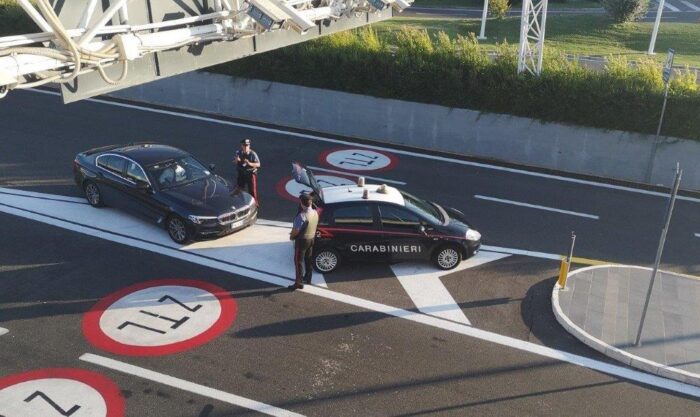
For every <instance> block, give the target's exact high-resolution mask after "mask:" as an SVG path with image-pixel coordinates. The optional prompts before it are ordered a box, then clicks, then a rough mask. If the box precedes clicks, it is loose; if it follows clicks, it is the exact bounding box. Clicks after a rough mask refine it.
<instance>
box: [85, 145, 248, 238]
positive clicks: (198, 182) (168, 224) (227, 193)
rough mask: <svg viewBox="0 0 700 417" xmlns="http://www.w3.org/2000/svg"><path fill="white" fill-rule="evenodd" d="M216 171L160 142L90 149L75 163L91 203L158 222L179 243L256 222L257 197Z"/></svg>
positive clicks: (235, 229) (183, 152) (220, 234)
mask: <svg viewBox="0 0 700 417" xmlns="http://www.w3.org/2000/svg"><path fill="white" fill-rule="evenodd" d="M213 169H214V166H213V165H210V166H209V168H208V169H207V168H205V167H204V165H202V164H201V163H200V162H199V161H197V160H196V159H195V158H194V157H193V156H192V155H190V154H188V153H187V152H185V151H182V150H180V149H177V148H174V147H172V146H167V145H161V144H157V143H134V144H128V145H112V146H105V147H102V148H95V149H90V150H88V151H85V152H81V153H79V154H78V155H76V157H75V160H74V161H73V174H74V178H75V183H76V184H77V185H78V187H80V189H81V190H82V191H83V192H84V193H85V197H86V198H87V201H88V202H89V203H90V204H91V205H92V206H94V207H101V206H104V205H108V206H112V207H115V208H118V209H122V210H125V211H128V212H130V213H133V214H136V215H138V216H140V217H142V218H145V219H147V220H151V221H154V222H156V223H157V224H160V225H163V226H164V227H165V229H166V230H167V231H168V234H169V235H170V237H171V238H172V239H173V240H174V241H175V242H177V243H180V244H182V243H186V242H188V241H190V240H192V239H196V238H208V237H217V236H223V235H226V234H229V233H233V232H236V231H238V230H241V229H243V228H245V227H248V226H250V225H251V224H253V223H255V220H256V217H257V214H258V210H257V204H256V202H255V199H253V197H252V196H251V195H250V194H248V193H246V192H243V191H240V190H238V189H236V188H234V186H233V185H232V184H231V183H230V182H229V181H227V180H225V179H224V178H222V177H220V176H218V175H216V174H213V173H212V172H211V171H212V170H213Z"/></svg>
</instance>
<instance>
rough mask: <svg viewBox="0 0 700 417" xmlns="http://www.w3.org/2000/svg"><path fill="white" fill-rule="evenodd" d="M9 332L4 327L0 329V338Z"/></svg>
mask: <svg viewBox="0 0 700 417" xmlns="http://www.w3.org/2000/svg"><path fill="white" fill-rule="evenodd" d="M9 332H10V331H9V330H7V329H6V328H4V327H0V336H2V335H4V334H7V333H9Z"/></svg>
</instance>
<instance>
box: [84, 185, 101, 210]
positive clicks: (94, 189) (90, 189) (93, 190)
mask: <svg viewBox="0 0 700 417" xmlns="http://www.w3.org/2000/svg"><path fill="white" fill-rule="evenodd" d="M83 191H85V198H86V199H87V201H88V203H90V205H91V206H93V207H102V206H104V203H103V202H102V193H101V192H100V188H99V187H98V186H97V184H95V183H94V182H92V181H87V182H86V183H85V186H84V187H83Z"/></svg>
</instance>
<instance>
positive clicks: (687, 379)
mask: <svg viewBox="0 0 700 417" xmlns="http://www.w3.org/2000/svg"><path fill="white" fill-rule="evenodd" d="M589 268H591V267H588V268H582V269H578V270H577V271H582V270H585V269H589ZM570 276H571V274H569V277H570ZM559 291H561V287H560V286H559V284H558V283H554V288H553V289H552V311H553V313H554V317H555V318H556V319H557V322H559V324H560V325H561V326H562V327H563V328H564V329H566V331H568V332H569V333H571V334H572V335H573V336H574V337H576V338H577V339H578V340H580V341H581V342H583V343H584V344H585V345H586V346H589V347H590V348H592V349H595V350H597V351H598V352H600V353H602V354H603V355H605V356H607V357H609V358H612V359H615V360H617V361H619V362H622V363H624V364H625V365H628V366H631V367H633V368H637V369H639V370H642V371H644V372H648V373H650V374H654V375H658V376H660V377H663V378H668V379H673V380H676V381H679V382H683V383H686V384H691V385H695V386H699V387H700V375H697V374H693V373H690V372H687V371H684V370H682V369H678V368H674V367H671V366H667V365H663V364H660V363H657V362H653V361H650V360H648V359H644V358H641V357H639V356H635V355H632V354H630V353H629V352H627V351H624V350H622V349H618V348H616V347H614V346H611V345H609V344H607V343H605V342H603V341H602V340H600V339H598V338H595V337H593V336H591V335H590V334H588V333H586V331H584V330H583V329H582V328H580V327H578V326H577V325H576V324H574V323H573V322H572V321H571V320H570V319H569V318H568V317H567V316H566V314H564V312H563V311H562V310H561V307H560V306H559Z"/></svg>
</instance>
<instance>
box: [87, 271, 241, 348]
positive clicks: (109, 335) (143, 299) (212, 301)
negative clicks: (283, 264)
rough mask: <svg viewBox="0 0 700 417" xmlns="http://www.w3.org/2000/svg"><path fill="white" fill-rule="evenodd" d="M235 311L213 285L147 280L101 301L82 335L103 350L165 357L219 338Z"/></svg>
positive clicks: (233, 303) (232, 302) (89, 314)
mask: <svg viewBox="0 0 700 417" xmlns="http://www.w3.org/2000/svg"><path fill="white" fill-rule="evenodd" d="M236 313H237V306H236V301H235V300H234V299H233V297H231V295H230V294H229V293H227V292H226V291H224V290H223V289H222V288H219V287H217V286H215V285H212V284H209V283H204V282H200V281H194V280H185V279H168V280H157V281H148V282H143V283H140V284H136V285H132V286H130V287H127V288H124V289H122V290H120V291H117V292H116V293H113V294H111V295H108V296H107V297H105V298H103V299H102V300H101V301H100V302H98V303H97V304H96V305H95V306H94V307H93V308H92V309H90V311H88V312H87V313H86V315H85V318H84V320H83V333H84V334H85V337H86V338H87V339H88V341H89V342H90V343H92V344H93V345H94V346H95V347H97V348H100V349H103V350H106V351H108V352H112V353H117V354H120V355H128V356H158V355H167V354H171V353H177V352H182V351H185V350H189V349H192V348H194V347H197V346H199V345H202V344H204V343H207V342H209V341H210V340H212V339H214V338H215V337H217V336H219V335H220V334H221V333H223V332H224V331H225V330H226V329H227V328H228V327H229V326H231V324H232V323H233V321H234V320H235V319H236Z"/></svg>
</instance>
